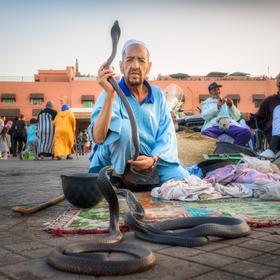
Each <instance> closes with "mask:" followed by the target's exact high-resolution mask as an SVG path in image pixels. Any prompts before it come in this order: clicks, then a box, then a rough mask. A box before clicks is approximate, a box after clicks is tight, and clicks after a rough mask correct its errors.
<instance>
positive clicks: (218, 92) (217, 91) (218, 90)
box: [209, 87, 221, 98]
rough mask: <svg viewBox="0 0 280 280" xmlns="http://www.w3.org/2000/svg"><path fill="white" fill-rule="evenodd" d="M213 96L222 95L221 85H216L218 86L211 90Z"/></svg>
mask: <svg viewBox="0 0 280 280" xmlns="http://www.w3.org/2000/svg"><path fill="white" fill-rule="evenodd" d="M209 93H210V95H211V97H213V98H219V97H220V94H221V92H220V88H219V87H216V88H213V89H211V90H210V91H209Z"/></svg>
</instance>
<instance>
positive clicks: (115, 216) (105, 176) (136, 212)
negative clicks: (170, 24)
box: [47, 22, 250, 275]
mask: <svg viewBox="0 0 280 280" xmlns="http://www.w3.org/2000/svg"><path fill="white" fill-rule="evenodd" d="M111 36H112V41H113V50H112V54H111V56H110V58H109V59H108V60H107V63H106V65H107V66H109V65H110V64H111V62H112V61H113V59H114V57H115V54H116V47H117V43H118V39H119V36H120V28H119V26H118V23H117V22H115V24H114V26H113V28H112V30H111ZM109 82H110V83H111V84H112V86H113V87H114V89H115V90H116V92H117V94H118V95H119V96H120V98H121V100H122V101H123V103H124V105H125V107H126V109H127V112H128V116H129V119H130V122H131V128H132V139H133V143H134V146H135V151H136V152H135V155H134V159H136V158H137V156H138V154H139V141H138V135H137V126H136V122H135V118H134V114H133V112H132V110H131V108H130V106H129V103H128V101H127V99H126V97H125V95H124V93H123V92H122V90H121V89H120V87H119V86H118V84H117V83H116V81H115V80H114V79H113V78H109ZM111 171H112V170H111V168H110V167H104V168H103V169H102V170H101V171H100V173H99V176H98V179H97V186H98V188H99V189H100V191H101V192H102V194H103V196H104V197H105V199H106V200H107V202H108V203H109V212H110V222H109V227H110V232H109V235H108V237H107V238H104V239H102V240H100V241H99V242H98V243H85V244H75V245H66V246H61V247H58V248H56V249H54V250H53V251H52V252H51V253H50V255H49V257H48V260H47V261H48V263H49V264H50V265H51V266H53V267H55V268H57V269H59V270H62V271H68V272H74V273H83V274H93V275H122V274H128V273H135V272H140V271H145V270H147V269H149V268H151V267H152V266H153V265H154V264H155V256H154V255H153V254H152V252H151V251H149V250H148V249H145V248H143V247H141V246H137V245H135V244H129V243H126V244H124V243H122V244H112V243H118V242H120V241H121V240H122V238H123V236H122V234H121V232H120V231H119V203H118V199H117V196H116V193H118V194H121V195H123V196H125V197H126V200H127V203H128V205H129V208H130V212H128V213H127V214H126V215H125V223H126V224H127V225H128V226H129V227H130V229H132V230H134V231H135V235H136V237H137V238H140V239H143V240H146V241H149V242H154V243H161V244H169V245H177V246H185V247H194V246H201V245H205V244H206V243H207V242H208V239H207V236H217V237H223V238H238V237H242V236H246V235H248V234H249V231H250V228H249V226H248V225H247V224H246V223H245V222H244V221H242V220H240V219H236V218H230V217H191V218H180V219H175V220H170V221H164V222H156V223H146V222H143V220H142V219H143V217H144V210H143V208H142V206H141V205H140V204H139V202H138V201H137V200H136V198H135V197H134V195H133V194H132V193H131V192H130V191H128V190H122V189H118V190H116V191H114V189H113V187H112V185H111V183H110V178H109V174H110V172H111ZM188 228H189V229H188ZM177 229H186V230H184V231H178V232H176V231H174V232H173V230H177ZM92 252H97V253H94V254H89V253H92ZM100 252H125V253H127V254H129V255H132V256H134V257H135V258H134V259H132V260H125V261H123V260H120V261H117V260H116V261H111V260H108V259H107V258H106V257H105V256H104V255H100Z"/></svg>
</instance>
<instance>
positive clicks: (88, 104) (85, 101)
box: [81, 94, 95, 108]
mask: <svg viewBox="0 0 280 280" xmlns="http://www.w3.org/2000/svg"><path fill="white" fill-rule="evenodd" d="M94 101H95V96H94V95H93V94H92V95H81V103H82V106H83V108H92V107H93V105H94Z"/></svg>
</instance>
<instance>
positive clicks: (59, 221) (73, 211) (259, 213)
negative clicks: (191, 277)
mask: <svg viewBox="0 0 280 280" xmlns="http://www.w3.org/2000/svg"><path fill="white" fill-rule="evenodd" d="M137 196H138V199H139V201H140V202H141V204H142V206H143V207H144V208H145V212H146V214H145V220H146V221H161V220H168V219H174V218H178V217H197V216H212V217H213V216H214V217H220V216H233V217H239V218H242V219H244V220H245V221H247V222H248V224H250V225H251V226H253V227H265V226H273V225H278V224H280V201H262V200H259V199H252V198H249V199H248V198H247V199H240V198H236V199H225V200H215V201H213V200H211V201H207V202H205V201H204V202H179V201H164V200H162V199H155V198H152V197H151V196H150V195H149V194H148V193H141V194H138V195H137ZM119 202H120V212H121V215H120V216H121V219H120V224H121V230H122V231H126V230H128V229H127V228H126V227H125V226H124V222H123V216H124V213H125V212H126V211H127V210H128V207H127V205H126V202H125V200H124V199H123V198H119ZM108 220H109V212H108V206H107V203H106V201H102V202H101V203H99V204H98V205H97V206H95V207H93V208H91V209H79V208H75V207H70V208H69V209H67V210H66V211H65V212H64V213H63V214H61V215H60V216H59V217H58V218H56V219H55V220H53V221H52V222H50V223H49V224H48V225H47V226H46V227H45V230H46V231H48V232H50V233H52V234H54V235H60V234H71V233H80V234H83V233H104V232H107V229H108V225H109V223H108Z"/></svg>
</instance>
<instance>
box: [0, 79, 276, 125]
mask: <svg viewBox="0 0 280 280" xmlns="http://www.w3.org/2000/svg"><path fill="white" fill-rule="evenodd" d="M210 82H211V81H180V80H172V81H158V80H155V81H151V83H153V84H156V85H158V86H160V87H161V88H162V89H164V88H166V87H167V86H168V85H169V84H171V83H175V84H177V85H178V86H179V87H181V89H182V90H183V92H184V95H185V104H184V110H185V111H192V112H193V113H195V114H197V113H198V111H197V110H196V106H199V95H205V94H208V90H207V87H208V85H209V83H210ZM219 83H220V84H222V85H223V87H222V88H221V92H222V95H223V96H225V95H227V94H239V95H240V102H239V104H238V108H239V109H240V111H243V112H255V111H256V110H257V109H256V108H255V106H254V103H253V101H252V95H253V94H264V95H265V96H269V95H272V94H273V93H275V92H276V82H275V80H262V81H255V80H252V81H250V80H249V81H248V80H247V81H236V80H235V81H219ZM100 92H101V87H100V86H99V84H98V82H97V81H95V80H86V81H83V80H72V81H69V82H0V94H2V93H15V94H16V103H14V104H11V105H6V104H4V103H2V102H0V108H3V109H6V108H19V109H20V112H21V114H24V115H25V116H26V118H27V120H29V119H30V118H31V117H32V109H36V108H37V109H38V108H44V107H45V103H46V102H47V101H49V100H53V101H54V102H55V109H56V110H60V105H61V104H62V103H67V101H68V103H69V104H70V106H71V107H82V103H81V95H95V97H96V98H97V97H98V95H99V94H100ZM31 93H43V94H44V97H45V99H44V103H43V104H42V105H40V106H38V105H37V106H36V105H31V104H30V100H29V95H30V94H31Z"/></svg>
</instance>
